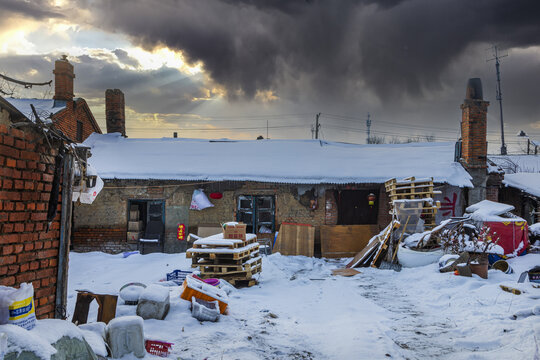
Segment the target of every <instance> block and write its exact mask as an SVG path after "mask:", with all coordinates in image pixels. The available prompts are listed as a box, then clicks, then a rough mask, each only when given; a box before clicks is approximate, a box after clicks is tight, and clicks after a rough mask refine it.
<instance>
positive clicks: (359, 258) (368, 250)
mask: <svg viewBox="0 0 540 360" xmlns="http://www.w3.org/2000/svg"><path fill="white" fill-rule="evenodd" d="M380 244H381V242H380V241H379V240H373V241H372V242H371V243H369V244H368V245H367V246H366V247H365V248H363V249H362V251H360V252H359V253H358V254H356V256H355V257H354V259H352V260H351V262H350V263H348V264H347V267H348V268H354V267H357V266H359V265H361V264H362V262H363V261H364V260H366V259H367V258H369V256H370V255H371V254H372V253H374V252H375V251H376V250H377V249H378V247H379V245H380Z"/></svg>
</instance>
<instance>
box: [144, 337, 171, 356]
mask: <svg viewBox="0 0 540 360" xmlns="http://www.w3.org/2000/svg"><path fill="white" fill-rule="evenodd" d="M172 346H173V344H172V343H168V342H164V341H159V340H146V341H145V343H144V347H145V349H146V352H147V353H149V354H152V355H157V356H161V357H167V356H168V355H169V351H170V350H171V347H172Z"/></svg>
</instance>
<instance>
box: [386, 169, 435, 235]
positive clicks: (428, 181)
mask: <svg viewBox="0 0 540 360" xmlns="http://www.w3.org/2000/svg"><path fill="white" fill-rule="evenodd" d="M384 185H385V188H386V192H387V194H388V197H389V198H390V206H391V210H390V213H393V207H394V201H396V200H424V201H423V209H422V219H423V220H424V227H425V228H426V229H428V230H429V229H433V228H434V227H435V226H436V223H435V215H436V214H437V210H438V209H439V208H440V207H441V204H440V202H438V201H437V202H434V200H433V199H434V197H435V195H437V194H440V193H441V192H440V191H437V190H434V184H433V178H423V179H416V178H414V177H408V178H405V179H402V180H396V179H390V180H388V181H386V182H385V183H384Z"/></svg>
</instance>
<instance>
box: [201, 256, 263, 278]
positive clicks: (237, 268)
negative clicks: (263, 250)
mask: <svg viewBox="0 0 540 360" xmlns="http://www.w3.org/2000/svg"><path fill="white" fill-rule="evenodd" d="M261 264H262V258H261V257H260V256H257V257H254V258H252V259H249V260H248V261H246V262H245V263H243V264H204V263H203V264H201V263H199V264H192V265H191V267H197V266H199V267H200V270H201V274H210V273H214V274H230V273H235V272H243V271H244V272H245V271H251V270H253V269H255V268H256V267H257V266H259V267H260V265H261Z"/></svg>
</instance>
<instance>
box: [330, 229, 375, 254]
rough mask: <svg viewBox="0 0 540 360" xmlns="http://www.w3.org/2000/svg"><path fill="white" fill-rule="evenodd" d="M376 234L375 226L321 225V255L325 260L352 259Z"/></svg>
mask: <svg viewBox="0 0 540 360" xmlns="http://www.w3.org/2000/svg"><path fill="white" fill-rule="evenodd" d="M378 233H379V227H378V226H377V225H322V226H321V255H322V257H325V258H343V257H353V256H355V255H356V254H357V253H358V252H360V251H362V249H363V248H364V247H365V246H366V245H367V243H368V242H369V239H371V238H372V237H373V236H374V235H377V234H378Z"/></svg>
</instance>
